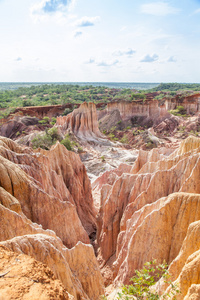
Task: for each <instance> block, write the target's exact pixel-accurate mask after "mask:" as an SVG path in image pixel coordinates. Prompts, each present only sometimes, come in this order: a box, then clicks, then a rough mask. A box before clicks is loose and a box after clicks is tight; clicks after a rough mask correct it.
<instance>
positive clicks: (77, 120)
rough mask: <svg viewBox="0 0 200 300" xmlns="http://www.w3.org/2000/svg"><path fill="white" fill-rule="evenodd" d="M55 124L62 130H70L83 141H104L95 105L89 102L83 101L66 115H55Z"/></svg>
mask: <svg viewBox="0 0 200 300" xmlns="http://www.w3.org/2000/svg"><path fill="white" fill-rule="evenodd" d="M56 126H61V129H62V130H63V131H66V130H70V131H71V132H73V133H74V134H75V135H76V136H77V137H79V138H80V139H81V140H83V141H88V142H102V143H103V142H104V143H105V141H106V140H105V139H104V136H103V135H102V134H101V132H100V131H99V127H98V120H97V112H96V106H95V104H94V103H91V102H90V103H86V102H84V103H83V104H81V105H80V107H79V108H77V109H75V110H73V112H72V113H70V114H68V115H67V116H64V117H57V121H56Z"/></svg>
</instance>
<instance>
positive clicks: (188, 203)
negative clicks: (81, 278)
mask: <svg viewBox="0 0 200 300" xmlns="http://www.w3.org/2000/svg"><path fill="white" fill-rule="evenodd" d="M199 146H200V139H198V138H194V137H189V138H188V139H186V140H185V141H183V142H182V143H181V145H180V147H179V148H178V149H177V150H175V151H174V152H172V153H171V151H170V150H169V149H162V148H160V149H153V150H151V151H150V152H145V151H140V152H139V156H138V158H137V160H136V161H135V163H134V165H133V167H132V169H131V170H128V171H127V173H124V174H121V175H120V174H119V175H118V176H116V173H113V176H111V173H112V171H111V173H110V174H109V178H111V177H112V179H113V181H112V180H111V181H110V182H108V184H102V183H104V182H105V178H104V177H105V175H104V174H103V175H102V179H101V177H100V178H98V180H97V181H96V186H95V189H97V187H98V184H99V186H102V187H101V204H102V205H101V208H100V211H99V215H98V229H97V241H98V245H99V252H98V256H99V260H100V262H101V264H102V266H103V265H105V264H106V263H107V262H108V261H109V260H110V259H111V258H114V257H115V256H116V259H115V262H114V264H113V272H114V277H115V283H116V284H117V283H119V282H123V283H128V282H129V279H130V278H131V277H132V276H133V275H134V272H135V270H136V269H139V268H141V267H142V266H143V264H144V263H145V262H147V261H150V260H152V259H157V260H158V262H163V260H165V261H167V263H168V264H171V263H173V261H175V259H176V257H178V255H179V252H180V249H181V247H182V245H183V244H184V239H185V238H186V236H187V230H188V227H189V226H190V224H192V223H193V222H195V221H197V220H200V210H199V207H200V196H199V194H200V181H199V178H200V173H199V172H200V147H199ZM107 177H108V176H107ZM191 248H192V249H193V250H191V251H196V250H195V249H196V248H195V247H192V246H191ZM192 253H193V252H192ZM184 264H185V263H184ZM184 264H183V266H184ZM183 266H181V267H180V271H177V272H178V274H180V272H182V271H181V270H182V267H183ZM175 269H176V270H178V268H177V267H175ZM177 276H178V275H177ZM180 282H181V281H180ZM192 283H194V284H197V283H198V282H197V281H195V280H194V281H192ZM190 286H191V285H190V284H188V288H186V294H187V292H188V291H189V289H190ZM181 289H182V287H181ZM193 289H194V290H195V291H196V289H197V287H196V286H195V288H193ZM186 294H185V295H186ZM180 297H181V296H180ZM188 297H189V296H188ZM180 299H183V298H180ZM188 299H189V298H188Z"/></svg>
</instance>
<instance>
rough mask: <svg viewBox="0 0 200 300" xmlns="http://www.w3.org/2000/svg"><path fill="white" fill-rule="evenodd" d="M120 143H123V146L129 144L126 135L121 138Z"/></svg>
mask: <svg viewBox="0 0 200 300" xmlns="http://www.w3.org/2000/svg"><path fill="white" fill-rule="evenodd" d="M120 142H121V143H123V144H127V143H128V138H127V136H126V135H124V136H123V137H122V138H121V140H120Z"/></svg>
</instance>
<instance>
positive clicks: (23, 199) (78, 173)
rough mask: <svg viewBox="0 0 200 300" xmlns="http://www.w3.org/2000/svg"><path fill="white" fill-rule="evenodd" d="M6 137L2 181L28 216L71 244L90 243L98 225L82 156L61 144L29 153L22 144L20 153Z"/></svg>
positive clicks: (2, 154) (1, 161)
mask: <svg viewBox="0 0 200 300" xmlns="http://www.w3.org/2000/svg"><path fill="white" fill-rule="evenodd" d="M3 141H4V142H5V144H6V143H7V144H6V147H2V148H1V149H0V151H1V156H0V168H1V174H2V176H1V179H0V184H1V186H2V188H4V190H6V191H7V192H8V193H9V194H11V195H12V196H13V197H15V198H16V199H17V200H18V201H19V202H20V204H21V207H22V211H23V213H24V214H25V215H26V217H27V218H29V219H30V220H32V221H33V222H35V223H38V224H41V225H42V226H43V228H44V229H52V230H54V231H55V232H56V234H57V235H58V236H59V237H60V238H61V239H62V241H63V242H64V244H66V245H67V246H68V247H72V246H74V245H75V244H76V243H77V242H78V241H82V242H84V243H89V238H88V235H90V234H91V233H93V232H94V231H95V228H96V225H95V210H94V208H93V200H92V194H91V186H90V181H89V179H88V177H87V174H86V170H85V167H84V165H83V164H82V163H81V161H80V159H79V156H78V155H76V154H75V153H72V152H69V151H68V150H67V149H66V148H65V147H64V146H62V145H60V144H57V145H55V146H54V148H53V149H52V150H51V151H49V152H48V151H46V152H45V151H41V152H36V153H35V154H34V153H32V154H27V153H23V151H22V149H20V148H19V147H18V148H19V149H20V151H22V153H16V152H14V151H12V150H11V148H12V147H11V148H9V145H10V144H9V143H11V142H10V141H9V140H6V139H3ZM11 144H12V143H11ZM12 145H13V144H12ZM12 149H13V148H12ZM13 150H15V149H13ZM74 187H76V189H74ZM58 220H59V221H58ZM60 223H62V227H61V226H60ZM86 231H87V233H88V234H87V233H86Z"/></svg>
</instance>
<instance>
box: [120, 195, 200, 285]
mask: <svg viewBox="0 0 200 300" xmlns="http://www.w3.org/2000/svg"><path fill="white" fill-rule="evenodd" d="M199 219H200V195H196V194H187V193H175V194H171V195H170V196H168V197H167V198H164V199H163V198H162V199H160V200H158V201H157V202H155V203H153V204H151V205H150V206H145V207H144V208H143V209H142V211H137V213H135V214H133V216H132V217H131V219H130V220H129V222H127V229H126V232H124V234H123V237H119V239H120V240H121V243H119V244H118V245H119V247H118V260H117V261H116V266H117V265H118V264H120V260H121V265H120V268H119V270H118V272H117V273H118V275H117V278H116V280H119V281H122V282H129V279H130V278H131V277H132V275H133V274H134V271H135V270H137V269H140V268H142V266H143V264H144V263H145V262H147V261H151V260H152V259H157V261H158V263H162V262H163V261H164V260H165V261H166V262H167V263H168V264H170V263H171V262H172V261H173V260H174V259H175V258H176V256H177V255H178V254H179V251H180V248H181V246H182V243H183V241H184V238H185V237H186V234H187V229H188V226H189V225H190V223H192V222H194V221H196V220H199ZM121 245H122V246H121ZM123 255H124V256H125V257H124V258H123V257H122V256H123Z"/></svg>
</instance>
